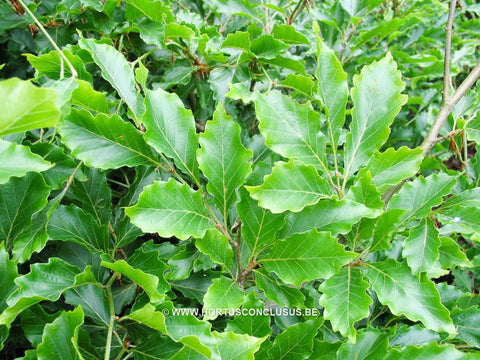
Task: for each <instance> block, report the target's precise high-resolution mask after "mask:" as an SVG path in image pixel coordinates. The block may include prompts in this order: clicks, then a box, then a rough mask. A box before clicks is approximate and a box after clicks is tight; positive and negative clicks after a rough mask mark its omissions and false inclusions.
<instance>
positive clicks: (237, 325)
mask: <svg viewBox="0 0 480 360" xmlns="http://www.w3.org/2000/svg"><path fill="white" fill-rule="evenodd" d="M264 305H265V303H264V302H263V301H262V300H260V299H258V298H257V297H256V296H255V291H252V292H251V293H249V294H248V295H246V296H245V302H244V304H243V305H242V310H243V309H245V310H247V314H246V315H243V313H242V314H241V315H235V318H234V319H232V320H228V322H227V324H228V325H227V327H226V328H225V331H233V332H235V333H237V334H247V335H251V336H255V337H263V336H267V335H270V334H271V333H272V329H271V328H270V316H269V315H265V316H263V315H258V314H256V315H252V314H251V313H250V312H249V311H257V310H263V309H264ZM250 309H252V310H250Z"/></svg>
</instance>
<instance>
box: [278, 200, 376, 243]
mask: <svg viewBox="0 0 480 360" xmlns="http://www.w3.org/2000/svg"><path fill="white" fill-rule="evenodd" d="M380 214H381V211H380V210H377V209H370V208H367V207H366V206H365V205H363V204H359V203H356V202H354V201H351V200H330V199H324V200H321V201H320V202H319V203H318V204H316V205H312V206H308V207H306V208H305V209H303V211H301V212H299V213H294V214H290V215H289V216H288V217H287V225H286V226H285V228H284V229H283V230H282V231H281V233H280V234H279V235H280V236H286V235H288V234H295V233H302V232H305V231H308V230H310V229H311V228H316V229H318V230H321V231H330V232H332V233H333V234H345V233H347V232H349V231H350V230H351V229H352V225H353V224H355V223H357V222H358V221H359V220H360V219H361V218H363V217H367V218H374V217H377V216H378V215H380Z"/></svg>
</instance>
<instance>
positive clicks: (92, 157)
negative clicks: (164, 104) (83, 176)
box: [58, 109, 160, 169]
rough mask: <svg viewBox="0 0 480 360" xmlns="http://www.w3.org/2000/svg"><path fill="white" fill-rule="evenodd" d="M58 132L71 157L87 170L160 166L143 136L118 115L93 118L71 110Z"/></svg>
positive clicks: (85, 112)
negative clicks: (90, 168) (94, 168)
mask: <svg viewBox="0 0 480 360" xmlns="http://www.w3.org/2000/svg"><path fill="white" fill-rule="evenodd" d="M58 130H59V132H60V134H61V135H62V139H63V141H64V143H65V144H66V145H67V146H68V147H69V148H70V149H72V155H73V156H75V157H76V158H78V159H80V160H82V161H83V162H84V163H85V164H86V165H87V166H91V167H97V168H100V169H117V168H119V167H122V166H137V165H151V166H158V165H159V164H160V163H159V162H158V160H157V159H156V156H155V155H154V154H153V152H152V150H151V149H150V147H149V146H148V145H147V144H146V143H145V141H144V140H143V137H142V134H141V133H140V132H139V131H137V129H135V127H134V126H133V125H132V124H130V123H128V122H125V121H123V120H122V118H121V117H120V116H118V115H113V116H111V117H110V116H106V115H104V114H98V115H97V116H93V115H92V114H91V113H89V112H88V111H86V110H75V109H72V111H71V113H70V115H69V116H68V117H67V118H66V119H65V121H64V122H63V123H62V124H61V125H60V127H59V129H58Z"/></svg>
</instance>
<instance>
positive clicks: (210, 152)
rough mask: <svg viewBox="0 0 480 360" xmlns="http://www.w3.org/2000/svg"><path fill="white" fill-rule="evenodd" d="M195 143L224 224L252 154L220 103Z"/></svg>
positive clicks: (246, 171) (247, 171)
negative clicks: (198, 145)
mask: <svg viewBox="0 0 480 360" xmlns="http://www.w3.org/2000/svg"><path fill="white" fill-rule="evenodd" d="M199 143H200V145H201V148H200V149H198V151H197V159H198V163H199V166H200V169H201V170H202V172H203V174H204V175H205V176H206V177H207V178H208V184H207V190H208V192H209V193H210V194H211V195H213V197H214V199H213V200H214V203H215V205H216V206H217V207H218V208H219V209H220V211H221V212H222V215H223V218H224V222H225V225H226V224H227V219H228V213H229V211H230V209H231V208H232V206H233V204H234V203H235V202H236V201H237V189H238V188H239V187H240V186H241V185H242V184H243V182H244V180H245V178H246V177H247V175H248V174H250V172H251V171H252V170H251V166H250V164H249V163H248V161H249V160H250V159H251V158H252V157H253V151H252V150H247V149H245V147H244V146H243V144H242V142H241V139H240V126H239V125H238V124H236V123H235V122H234V121H233V119H232V118H231V117H230V116H228V115H227V113H226V112H225V110H224V108H223V106H222V105H221V104H219V105H218V106H217V109H216V110H215V113H214V114H213V120H212V121H208V122H207V123H206V126H205V132H203V133H202V134H200V138H199Z"/></svg>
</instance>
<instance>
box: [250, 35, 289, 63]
mask: <svg viewBox="0 0 480 360" xmlns="http://www.w3.org/2000/svg"><path fill="white" fill-rule="evenodd" d="M286 48H287V45H286V44H285V43H284V42H283V41H280V40H277V39H275V38H274V37H273V36H272V35H268V34H265V35H262V36H260V37H259V38H257V39H255V40H253V41H252V43H251V45H250V51H251V52H252V53H254V54H255V56H257V57H259V58H265V59H273V58H276V57H277V55H279V54H280V53H281V52H282V51H283V50H285V49H286Z"/></svg>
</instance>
